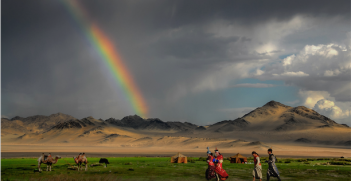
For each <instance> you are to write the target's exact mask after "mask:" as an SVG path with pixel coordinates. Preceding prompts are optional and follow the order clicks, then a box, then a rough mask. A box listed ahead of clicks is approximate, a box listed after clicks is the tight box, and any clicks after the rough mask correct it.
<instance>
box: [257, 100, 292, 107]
mask: <svg viewBox="0 0 351 181" xmlns="http://www.w3.org/2000/svg"><path fill="white" fill-rule="evenodd" d="M263 107H274V108H278V107H285V108H286V107H289V106H287V105H284V104H282V103H280V102H276V101H273V100H272V101H269V102H268V103H266V104H265V105H264V106H263Z"/></svg>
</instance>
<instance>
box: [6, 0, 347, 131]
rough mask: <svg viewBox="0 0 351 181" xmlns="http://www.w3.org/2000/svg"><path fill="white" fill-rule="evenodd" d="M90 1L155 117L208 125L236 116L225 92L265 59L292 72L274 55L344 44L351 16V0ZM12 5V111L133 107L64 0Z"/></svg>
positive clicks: (312, 84)
mask: <svg viewBox="0 0 351 181" xmlns="http://www.w3.org/2000/svg"><path fill="white" fill-rule="evenodd" d="M80 2H81V3H82V5H83V6H84V7H85V8H86V11H87V12H88V13H89V17H90V19H91V21H93V22H96V23H97V24H98V25H99V26H100V27H101V29H102V30H103V31H104V32H105V33H106V34H107V35H108V36H109V37H110V38H111V41H113V42H114V43H115V45H116V47H117V49H118V50H119V53H120V54H121V56H122V58H123V59H124V61H125V64H126V66H127V67H128V69H129V70H130V72H131V74H132V75H133V77H134V79H135V81H136V83H137V85H138V87H139V88H140V89H141V92H142V93H143V95H144V97H145V99H146V101H147V103H148V106H149V107H150V116H151V117H160V118H161V119H164V120H169V121H174V120H188V121H191V122H194V123H199V124H201V122H204V121H205V122H208V121H217V120H218V119H232V118H228V117H227V116H228V115H230V116H232V115H231V114H228V115H223V114H221V113H218V111H215V110H217V109H218V107H221V106H222V105H223V100H225V98H223V96H222V95H221V94H220V93H219V92H216V91H218V90H223V89H226V88H230V86H231V85H233V81H235V80H238V79H242V78H247V77H250V72H252V71H254V70H255V69H256V68H261V67H262V66H264V70H265V72H266V73H268V72H271V73H277V74H278V73H279V74H282V73H284V71H283V70H281V69H280V68H279V66H280V65H276V64H272V63H273V62H276V61H279V56H284V55H289V54H291V53H298V52H299V51H300V50H301V49H302V48H303V47H305V45H307V44H315V45H317V44H330V43H332V42H337V43H342V41H344V40H345V33H346V32H347V31H349V22H350V6H349V1H338V2H337V3H335V2H331V1H318V3H315V2H312V1H291V2H290V1H287V2H282V1H269V2H261V1H231V2H218V1H80ZM2 7H3V8H2V70H1V72H2V114H4V115H7V116H10V117H12V116H15V115H20V116H29V115H33V114H46V115H48V114H51V113H54V112H59V111H60V112H64V113H68V114H71V115H73V116H76V117H78V118H81V117H85V116H89V115H92V116H94V117H97V118H99V117H101V118H109V117H116V118H121V117H123V116H125V115H128V114H133V110H131V109H130V105H129V101H128V100H127V99H126V98H125V97H124V96H123V94H122V91H121V89H120V88H119V87H118V85H117V84H116V83H115V81H114V80H113V79H112V78H111V75H110V73H109V72H108V69H107V68H106V66H105V65H104V63H102V62H101V61H102V60H101V59H100V58H99V57H98V55H97V54H96V52H95V51H94V49H93V47H91V45H89V43H88V41H87V40H86V38H85V37H84V34H83V33H82V32H81V30H80V29H79V27H78V26H77V24H76V23H75V22H74V20H73V19H72V17H70V15H69V13H68V12H67V10H66V9H65V7H64V5H63V4H62V3H61V2H60V1H45V0H35V1H30V2H29V1H21V0H12V1H4V2H2ZM275 66H276V67H275ZM332 67H333V65H331V64H328V65H326V67H325V68H323V70H329V69H328V68H332ZM331 70H334V69H331ZM292 71H296V72H298V71H304V72H305V73H308V74H309V75H310V76H309V77H308V78H306V81H299V80H297V79H296V80H295V79H293V78H286V79H283V80H284V81H285V82H286V83H287V84H292V85H295V86H298V87H303V88H306V89H309V90H325V88H323V87H325V86H326V85H327V84H328V85H332V86H334V87H343V86H342V85H341V84H340V83H337V82H340V81H328V80H332V79H333V80H335V79H337V80H341V79H342V77H344V76H342V75H338V76H330V77H323V76H319V78H318V79H313V78H314V77H315V76H314V74H313V73H310V72H309V71H307V70H305V68H304V67H296V69H292V70H291V72H292ZM323 74H324V72H323ZM345 75H346V74H345ZM261 78H264V75H262V76H261ZM267 79H276V78H271V77H267ZM307 79H308V80H311V81H307ZM343 79H345V80H347V78H346V77H344V78H343ZM316 80H317V81H316ZM321 82H322V83H321ZM329 83H331V84H329ZM348 90H349V89H345V90H344V92H343V90H341V89H339V90H338V91H336V92H334V93H333V90H332V89H328V91H330V92H331V94H332V95H333V96H335V97H336V98H337V100H346V97H347V96H346V94H345V93H346V92H347V91H348ZM209 102H211V104H209ZM257 106H261V105H257Z"/></svg>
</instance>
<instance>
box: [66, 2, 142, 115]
mask: <svg viewBox="0 0 351 181" xmlns="http://www.w3.org/2000/svg"><path fill="white" fill-rule="evenodd" d="M63 2H64V4H65V6H66V7H67V9H68V10H69V12H70V14H71V15H72V16H73V18H74V19H75V21H76V22H77V23H78V25H79V26H80V28H81V29H82V30H83V32H84V34H85V36H86V37H87V38H88V41H89V42H90V43H91V45H92V46H93V47H94V49H95V50H96V51H97V52H98V54H99V55H100V57H101V59H102V60H103V62H104V63H105V65H106V66H107V67H108V69H109V71H110V73H111V74H112V76H113V78H114V79H115V81H116V82H117V83H118V84H119V85H120V87H121V88H122V89H123V92H124V93H125V95H126V97H127V98H128V100H129V102H130V103H131V106H132V107H133V109H134V111H135V113H136V114H138V115H140V116H141V117H144V118H146V117H147V113H148V109H147V106H146V103H145V100H144V98H143V96H142V94H141V93H140V90H139V89H138V87H137V86H136V84H135V83H134V80H133V78H132V76H131V75H130V73H129V72H128V69H127V67H126V66H125V65H124V63H123V61H122V59H121V57H120V55H119V54H118V52H117V50H116V48H115V46H114V45H113V43H112V42H111V41H110V40H109V38H108V37H107V36H106V35H105V34H104V33H103V31H102V30H101V29H100V28H99V27H98V26H97V25H96V24H95V23H92V22H89V21H88V16H87V12H86V11H85V9H84V8H83V7H82V6H81V5H80V4H79V3H78V2H77V1H76V0H63Z"/></svg>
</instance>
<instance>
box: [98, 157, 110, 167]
mask: <svg viewBox="0 0 351 181" xmlns="http://www.w3.org/2000/svg"><path fill="white" fill-rule="evenodd" d="M99 163H105V165H106V167H107V164H110V162H108V160H107V159H106V158H101V159H100V161H99Z"/></svg>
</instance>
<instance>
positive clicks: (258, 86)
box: [232, 83, 277, 88]
mask: <svg viewBox="0 0 351 181" xmlns="http://www.w3.org/2000/svg"><path fill="white" fill-rule="evenodd" d="M275 86H277V85H274V84H262V83H256V84H250V83H244V84H235V85H233V86H232V87H251V88H267V87H275Z"/></svg>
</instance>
